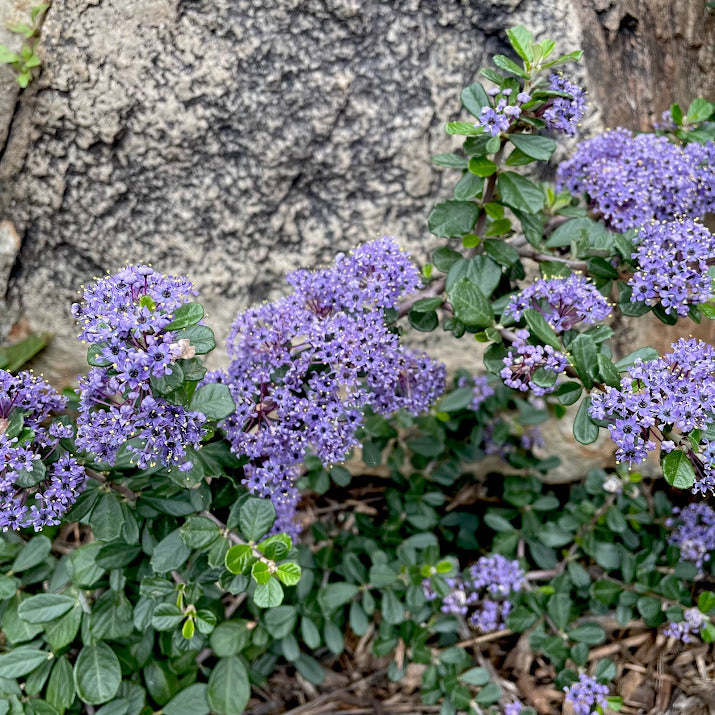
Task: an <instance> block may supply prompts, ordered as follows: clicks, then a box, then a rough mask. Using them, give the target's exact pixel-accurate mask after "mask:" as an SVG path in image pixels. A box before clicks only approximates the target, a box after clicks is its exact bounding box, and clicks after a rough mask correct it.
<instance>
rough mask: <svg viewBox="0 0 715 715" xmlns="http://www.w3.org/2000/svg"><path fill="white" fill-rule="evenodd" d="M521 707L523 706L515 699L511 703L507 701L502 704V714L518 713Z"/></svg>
mask: <svg viewBox="0 0 715 715" xmlns="http://www.w3.org/2000/svg"><path fill="white" fill-rule="evenodd" d="M523 709H524V706H523V705H522V704H521V703H520V702H519V701H518V700H515V701H514V702H513V703H507V704H506V705H505V706H504V715H519V713H521V711H522V710H523Z"/></svg>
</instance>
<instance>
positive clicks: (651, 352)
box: [616, 348, 660, 372]
mask: <svg viewBox="0 0 715 715" xmlns="http://www.w3.org/2000/svg"><path fill="white" fill-rule="evenodd" d="M659 357H660V355H659V354H658V351H657V350H656V349H655V348H638V350H634V351H633V352H632V353H628V355H626V356H625V357H623V358H621V359H620V360H619V361H618V362H617V363H616V369H617V370H618V372H624V371H625V370H626V369H627V368H629V367H630V366H631V365H633V364H634V363H635V362H636V360H642V361H643V362H649V361H650V360H657V359H658V358H659Z"/></svg>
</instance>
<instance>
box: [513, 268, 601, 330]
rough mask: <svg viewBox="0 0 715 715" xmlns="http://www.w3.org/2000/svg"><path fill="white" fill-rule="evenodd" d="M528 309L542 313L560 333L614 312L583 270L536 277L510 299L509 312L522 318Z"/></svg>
mask: <svg viewBox="0 0 715 715" xmlns="http://www.w3.org/2000/svg"><path fill="white" fill-rule="evenodd" d="M527 308H533V309H534V310H536V311H538V312H539V313H541V314H542V315H543V316H544V319H545V320H546V322H547V323H548V324H549V325H550V326H551V327H552V328H553V329H554V330H555V331H556V332H557V333H562V332H564V331H566V330H570V329H571V328H573V327H574V326H575V325H578V323H581V322H584V323H590V324H594V323H599V322H601V321H602V320H605V319H606V318H607V317H608V316H609V315H610V313H611V306H610V305H609V303H608V301H607V300H606V299H605V298H604V297H603V296H602V295H601V294H600V293H599V292H598V289H597V288H596V286H595V285H593V283H591V281H590V280H588V278H586V277H585V276H583V275H581V274H579V273H572V274H571V275H569V276H566V277H564V276H558V277H555V278H539V279H538V280H535V281H534V282H533V283H532V284H531V285H529V286H527V287H526V288H524V290H522V291H521V293H519V294H518V295H517V296H515V297H513V298H512V299H511V300H510V301H509V305H508V306H507V308H506V311H505V313H506V314H507V315H512V316H513V317H514V318H515V319H516V320H520V319H521V317H522V315H523V314H524V311H525V310H526V309H527Z"/></svg>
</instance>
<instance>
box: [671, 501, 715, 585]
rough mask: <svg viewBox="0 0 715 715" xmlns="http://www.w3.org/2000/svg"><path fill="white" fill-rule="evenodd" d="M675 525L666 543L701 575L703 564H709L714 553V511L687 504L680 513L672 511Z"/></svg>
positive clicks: (701, 504)
mask: <svg viewBox="0 0 715 715" xmlns="http://www.w3.org/2000/svg"><path fill="white" fill-rule="evenodd" d="M673 513H674V514H675V515H676V519H671V520H669V525H670V526H672V525H673V524H674V523H677V525H676V527H675V529H673V533H672V534H671V535H670V538H669V539H668V541H669V542H670V543H671V544H675V545H676V546H677V547H678V548H679V549H680V557H681V558H682V559H684V560H685V561H689V562H690V563H692V564H695V566H697V568H698V571H699V572H700V573H703V570H704V567H705V564H707V563H709V562H710V559H711V557H712V552H713V551H715V510H714V509H713V508H712V507H711V506H709V505H708V504H704V503H702V502H698V503H695V504H688V505H687V506H686V507H685V508H684V509H683V510H682V511H681V510H680V509H677V508H676V509H674V510H673Z"/></svg>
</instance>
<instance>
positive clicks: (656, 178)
mask: <svg viewBox="0 0 715 715" xmlns="http://www.w3.org/2000/svg"><path fill="white" fill-rule="evenodd" d="M713 152H714V149H713V144H712V142H708V143H707V144H705V145H704V146H701V145H699V144H689V145H688V146H687V147H685V148H681V147H679V146H676V145H675V144H672V143H671V142H669V141H668V139H667V138H666V137H663V136H657V135H655V134H639V135H637V136H633V134H632V133H631V132H630V131H628V130H627V129H620V128H619V129H614V130H612V131H608V132H605V133H604V134H600V135H598V136H596V137H593V138H592V139H587V140H586V141H583V142H581V143H580V144H579V146H578V147H577V149H576V151H575V152H574V154H573V156H572V157H571V158H570V159H568V160H567V161H564V162H562V163H561V164H560V165H559V168H558V171H557V174H556V181H557V187H558V188H559V190H561V189H563V188H566V189H568V190H569V191H571V192H572V193H574V194H581V193H586V194H587V195H588V197H589V199H590V202H591V205H592V208H593V209H594V210H595V211H597V212H598V213H599V214H600V215H601V216H602V217H603V219H604V221H605V223H606V224H607V225H608V226H609V227H610V228H611V229H613V230H614V231H619V232H624V231H627V230H629V229H634V228H638V227H640V226H642V225H644V224H645V223H647V222H649V221H651V220H652V219H656V220H659V221H662V220H668V219H672V218H674V217H676V216H684V215H688V216H692V217H694V218H702V217H703V216H704V214H705V213H707V212H708V211H712V209H713V204H714V203H715V201H714V200H715V187H714V186H713V184H714V183H715V181H714V180H715V168H713V164H712V163H711V162H710V160H711V159H712V158H713Z"/></svg>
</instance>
